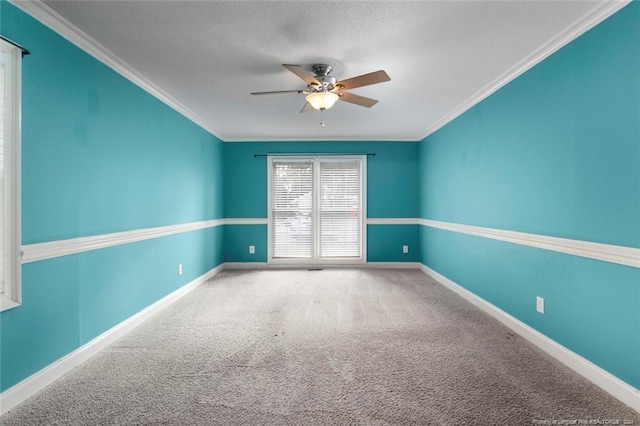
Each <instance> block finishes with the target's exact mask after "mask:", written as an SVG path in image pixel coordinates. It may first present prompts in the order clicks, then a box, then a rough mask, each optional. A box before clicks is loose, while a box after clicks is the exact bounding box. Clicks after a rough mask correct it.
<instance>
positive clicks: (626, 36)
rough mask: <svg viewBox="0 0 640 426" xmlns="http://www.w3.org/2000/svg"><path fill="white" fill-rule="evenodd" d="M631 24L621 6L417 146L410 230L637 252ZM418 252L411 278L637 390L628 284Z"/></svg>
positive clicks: (428, 243) (639, 356) (538, 258)
mask: <svg viewBox="0 0 640 426" xmlns="http://www.w3.org/2000/svg"><path fill="white" fill-rule="evenodd" d="M639 22H640V4H638V3H632V4H630V5H629V6H627V7H625V8H624V9H622V10H621V11H620V12H618V13H617V14H615V15H614V16H613V17H611V18H609V19H608V20H606V21H605V22H603V23H602V24H600V25H598V26H597V27H595V28H594V29H592V30H591V31H589V32H587V33H586V34H584V35H583V36H582V37H580V38H578V39H576V40H575V41H573V42H572V43H570V44H569V45H567V46H565V47H564V48H562V49H561V50H559V51H558V52H556V53H555V54H553V55H552V56H551V57H549V58H548V59H546V60H545V61H543V62H541V63H540V64H538V65H537V66H535V67H534V68H532V69H531V70H529V71H528V72H526V73H525V74H523V75H521V76H520V77H518V78H517V79H515V80H514V81H512V82H511V83H509V84H508V85H506V86H505V87H503V88H502V89H500V90H499V91H497V92H496V93H495V94H493V95H492V96H490V97H488V98H487V99H485V100H484V101H482V102H481V103H480V104H478V105H476V106H475V107H473V108H471V109H470V110H469V111H467V112H466V113H464V114H463V115H461V116H460V117H458V118H457V119H455V120H454V121H453V122H451V123H449V124H448V125H446V126H445V127H443V128H442V129H440V130H439V131H437V132H436V133H434V134H433V135H431V136H429V137H428V138H426V139H425V140H424V141H423V142H422V143H421V144H420V163H419V164H420V173H419V175H420V176H419V185H420V189H419V192H420V207H419V211H420V217H422V218H425V219H434V220H441V221H448V222H455V223H463V224H470V225H476V226H485V227H492V228H500V229H507V230H514V231H523V232H529V233H534V234H542V235H550V236H558V237H566V238H572V239H578V240H586V241H594V242H601V243H609V244H617V245H623V246H629V247H640V220H639V219H638V218H640V167H638V164H639V162H640V78H639V77H638V76H640V25H638V23H639ZM420 241H421V245H422V247H421V255H422V262H423V263H424V264H426V265H427V266H429V267H431V268H433V269H434V270H436V271H437V272H439V273H441V274H443V275H445V276H447V277H448V278H450V279H452V280H453V281H455V282H457V283H458V284H460V285H462V286H464V287H466V288H468V289H469V290H471V291H473V292H474V293H476V294H478V295H479V296H481V297H483V298H484V299H486V300H488V301H489V302H491V303H493V304H494V305H496V306H498V307H499V308H501V309H503V310H505V311H506V312H508V313H509V314H511V315H513V316H515V317H516V318H518V319H520V320H521V321H523V322H525V323H526V324H528V325H530V326H532V327H534V328H535V329H537V330H539V331H541V332H542V333H544V334H546V335H547V336H549V337H551V338H552V339H554V340H556V341H557V342H559V343H560V344H562V345H564V346H566V347H568V348H569V349H571V350H573V351H575V352H576V353H578V354H580V355H582V356H584V357H585V358H587V359H589V360H590V361H592V362H594V363H596V364H597V365H599V366H600V367H602V368H604V369H605V370H607V371H609V372H611V373H613V374H614V375H616V376H618V377H619V378H621V379H622V380H624V381H626V382H627V383H629V384H631V385H633V386H635V387H636V388H640V270H638V269H637V268H631V267H626V266H620V265H614V264H611V263H606V262H601V261H596V260H590V259H584V258H580V257H575V256H569V255H565V254H560V253H555V252H549V251H545V250H539V249H534V248H529V247H523V246H518V245H514V244H510V243H505V242H499V241H494V240H489V239H484V238H479V237H472V236H466V235H461V234H457V233H455V232H449V231H443V230H437V229H431V228H426V227H423V229H422V230H421V239H420ZM536 296H542V297H544V298H545V303H546V312H545V314H544V315H540V314H537V313H536V311H535V301H536V299H535V297H536Z"/></svg>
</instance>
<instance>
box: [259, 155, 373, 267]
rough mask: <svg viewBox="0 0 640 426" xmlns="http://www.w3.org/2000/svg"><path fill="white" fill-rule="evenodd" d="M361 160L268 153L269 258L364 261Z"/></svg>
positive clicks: (302, 261) (278, 260)
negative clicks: (269, 155)
mask: <svg viewBox="0 0 640 426" xmlns="http://www.w3.org/2000/svg"><path fill="white" fill-rule="evenodd" d="M365 160H366V157H364V156H348V157H347V156H345V157H315V158H311V157H275V156H274V157H269V231H268V232H269V262H275V263H277V262H281V263H282V262H284V263H361V262H364V261H365V255H364V241H365V232H364V231H365V227H364V218H365V213H364V206H365V201H364V194H365V190H364V188H365V182H364V176H365V175H366V174H365V173H364V170H365V165H366V163H365Z"/></svg>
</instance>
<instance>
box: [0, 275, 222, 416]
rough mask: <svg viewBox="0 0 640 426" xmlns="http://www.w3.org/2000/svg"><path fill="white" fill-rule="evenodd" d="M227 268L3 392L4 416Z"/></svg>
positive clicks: (182, 289)
mask: <svg viewBox="0 0 640 426" xmlns="http://www.w3.org/2000/svg"><path fill="white" fill-rule="evenodd" d="M222 269H223V265H222V264H221V265H218V266H217V267H215V268H213V269H212V270H210V271H209V272H207V273H205V274H203V275H201V276H199V277H198V278H196V279H194V280H193V281H191V282H189V283H188V284H185V285H184V286H182V287H180V288H179V289H177V290H176V291H174V292H173V293H170V294H168V295H167V296H165V297H163V298H162V299H160V300H158V301H157V302H155V303H154V304H152V305H150V306H148V307H146V308H144V309H143V310H142V311H140V312H138V313H137V314H135V315H133V316H132V317H130V318H127V319H126V320H124V321H122V322H121V323H120V324H118V325H116V326H115V327H113V328H111V329H109V330H107V331H105V332H104V333H102V334H101V335H100V336H98V337H96V338H95V339H93V340H91V341H90V342H88V343H86V344H85V345H83V346H81V347H79V348H78V349H76V350H75V351H73V352H71V353H70V354H68V355H66V356H64V357H62V358H60V359H59V360H58V361H56V362H54V363H53V364H50V365H49V366H47V367H45V368H43V369H42V370H40V371H38V372H37V373H35V374H33V375H31V376H29V377H27V378H26V379H24V380H23V381H21V382H20V383H17V384H16V385H14V386H12V387H11V388H9V389H7V390H6V391H4V392H2V393H1V394H0V415H2V414H4V413H6V412H7V411H9V410H11V409H12V408H13V407H15V406H16V405H18V404H20V403H21V402H23V401H25V400H26V399H27V398H29V397H31V396H32V395H34V394H35V393H37V392H38V391H40V390H42V389H44V388H45V387H46V386H48V385H49V384H51V383H53V382H54V381H55V380H57V379H58V378H60V377H62V375H64V374H65V373H67V372H68V371H70V370H72V369H73V368H75V367H77V366H78V365H80V364H82V363H83V362H85V361H86V360H87V359H89V358H91V357H92V356H93V355H95V354H96V353H98V351H100V350H102V349H104V348H106V347H107V346H109V345H110V344H111V343H113V342H114V341H116V340H117V339H119V338H120V337H122V336H124V335H125V334H126V333H128V332H130V331H131V330H133V329H134V328H136V327H137V326H139V325H140V324H142V323H143V322H145V321H146V320H148V319H149V318H151V317H152V316H154V315H155V314H157V313H158V312H160V311H161V310H163V309H164V308H166V307H167V306H169V305H171V304H172V303H174V302H176V301H177V300H178V299H180V298H181V297H183V296H185V295H186V294H187V293H189V292H191V291H193V290H194V289H195V288H197V287H198V286H199V285H201V284H202V283H204V282H205V281H207V280H208V279H210V278H211V277H213V276H214V275H216V274H217V273H218V272H220V271H221V270H222Z"/></svg>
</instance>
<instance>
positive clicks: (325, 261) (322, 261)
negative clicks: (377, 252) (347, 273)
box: [267, 154, 367, 267]
mask: <svg viewBox="0 0 640 426" xmlns="http://www.w3.org/2000/svg"><path fill="white" fill-rule="evenodd" d="M353 159H359V160H360V185H361V188H360V191H361V195H362V196H361V197H360V202H361V203H362V205H361V212H362V214H361V218H360V221H361V223H360V257H358V258H326V257H325V258H320V257H317V254H318V253H319V244H320V241H319V235H318V234H319V226H318V223H319V222H318V221H319V217H320V215H319V205H320V203H319V197H320V191H319V190H318V188H316V185H317V184H318V182H319V181H320V167H319V161H321V160H322V161H326V160H328V161H331V160H334V161H345V160H353ZM282 160H284V161H313V162H314V167H313V173H314V176H313V182H314V189H313V192H314V193H313V218H314V223H313V244H314V257H313V258H300V259H297V258H287V259H283V258H274V257H273V194H272V187H271V177H272V175H273V162H274V161H282ZM267 188H268V189H267V203H268V206H267V216H268V217H267V263H269V264H272V265H277V266H283V267H285V266H296V267H304V266H329V265H330V266H349V265H356V264H363V263H367V156H366V155H349V154H345V155H326V156H325V155H313V156H303V155H294V156H287V155H269V156H267Z"/></svg>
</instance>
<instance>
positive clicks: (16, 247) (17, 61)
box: [0, 40, 22, 311]
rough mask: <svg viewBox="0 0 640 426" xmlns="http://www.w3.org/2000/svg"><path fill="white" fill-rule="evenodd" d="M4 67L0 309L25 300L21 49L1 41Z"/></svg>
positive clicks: (12, 306) (0, 48) (0, 46)
mask: <svg viewBox="0 0 640 426" xmlns="http://www.w3.org/2000/svg"><path fill="white" fill-rule="evenodd" d="M0 51H1V52H2V62H3V63H4V66H5V81H6V82H7V83H6V84H5V116H4V117H3V119H4V126H5V135H4V139H5V140H4V162H5V165H4V168H5V203H4V205H5V234H4V235H5V240H4V242H3V243H4V245H5V246H4V255H5V268H4V272H5V287H4V294H3V295H2V296H1V297H0V311H4V310H7V309H10V308H14V307H16V306H19V305H20V304H21V303H22V285H21V284H22V282H21V281H22V280H21V269H22V268H21V263H20V242H21V236H20V229H21V223H20V204H21V201H20V141H21V137H20V136H21V135H20V127H21V126H20V121H21V75H22V50H21V49H20V48H18V47H16V46H14V45H12V44H11V43H8V42H6V41H4V40H0Z"/></svg>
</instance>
